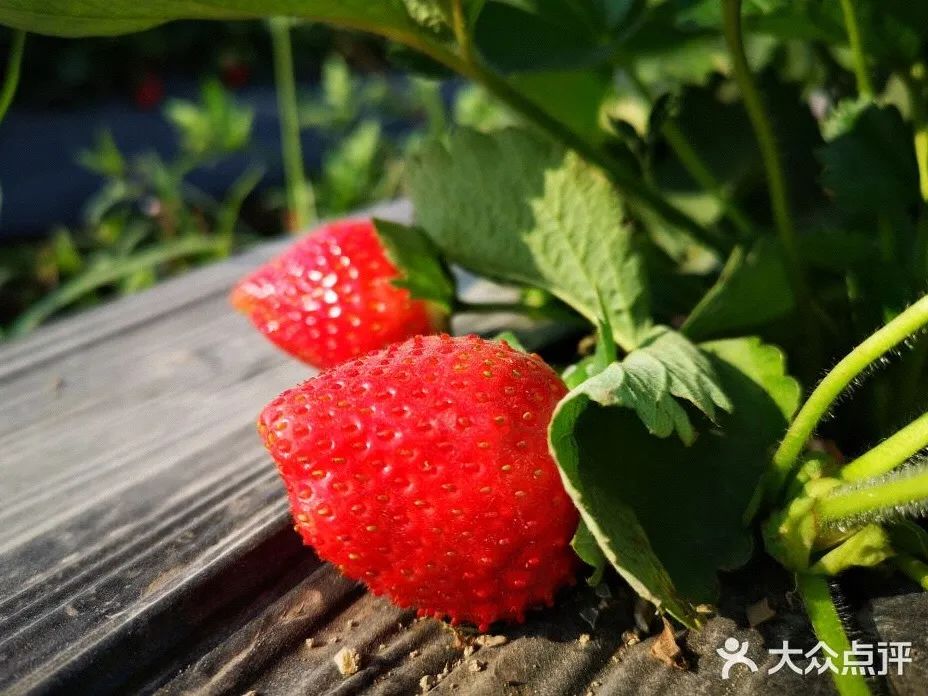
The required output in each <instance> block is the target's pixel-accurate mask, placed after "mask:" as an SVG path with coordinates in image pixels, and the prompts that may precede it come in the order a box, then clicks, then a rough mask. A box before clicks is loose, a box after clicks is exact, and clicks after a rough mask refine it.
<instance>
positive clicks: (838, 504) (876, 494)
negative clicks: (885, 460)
mask: <svg viewBox="0 0 928 696" xmlns="http://www.w3.org/2000/svg"><path fill="white" fill-rule="evenodd" d="M926 500H928V468H923V469H921V470H919V471H917V472H916V473H914V474H912V475H898V476H893V477H892V478H890V479H888V480H887V481H884V482H882V483H878V484H876V485H870V486H868V485H866V483H864V484H863V485H861V486H859V487H858V486H842V487H839V488H835V489H833V490H832V491H831V492H829V493H828V494H827V495H825V496H824V497H823V498H821V500H819V501H818V504H817V505H816V508H815V515H816V519H817V520H818V521H819V522H820V523H825V524H837V525H840V524H841V523H843V522H845V521H849V522H853V521H854V520H857V519H859V518H860V517H861V516H864V515H871V514H878V513H880V512H882V511H886V510H900V509H905V508H907V507H909V506H912V505H917V504H920V503H924V501H926Z"/></svg>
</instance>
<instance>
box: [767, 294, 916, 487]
mask: <svg viewBox="0 0 928 696" xmlns="http://www.w3.org/2000/svg"><path fill="white" fill-rule="evenodd" d="M926 324H928V296H925V297H923V298H922V299H920V300H919V301H918V302H916V303H915V304H913V305H911V306H909V307H908V308H907V309H906V310H905V311H903V312H902V313H901V314H899V315H898V316H897V317H896V318H895V319H893V320H892V321H890V322H889V323H888V324H886V325H884V326H883V327H882V328H880V329H879V330H877V331H876V332H875V333H873V334H872V335H870V336H869V337H868V338H867V339H865V340H864V341H863V342H862V343H861V344H860V345H858V346H857V347H856V348H854V350H852V351H851V352H850V353H848V355H847V356H845V357H844V358H843V359H842V360H841V361H840V362H839V363H838V364H837V365H835V366H834V368H832V370H831V371H830V372H829V373H828V374H827V375H826V376H825V378H824V379H823V380H822V381H821V382H819V385H818V386H817V387H816V388H815V389H814V390H813V392H812V394H811V395H809V398H808V399H806V402H805V403H804V404H803V406H802V408H801V409H800V410H799V413H798V414H797V415H796V417H795V418H794V419H793V422H792V423H791V424H790V426H789V429H788V430H787V431H786V435H785V436H784V437H783V440H782V441H781V442H780V446H779V447H778V448H777V451H776V452H775V453H774V455H773V462H772V469H771V474H770V476H771V479H770V481H769V485H770V487H769V488H768V489H767V494H768V496H775V495H778V494H779V492H780V490H781V489H782V487H783V485H784V484H785V483H786V481H787V479H788V478H789V475H790V474H791V473H792V472H793V470H794V469H795V466H796V462H797V461H798V459H799V455H800V454H801V453H802V450H803V448H804V447H805V445H806V443H807V442H808V441H809V438H810V437H812V433H813V432H814V431H815V428H816V427H817V426H818V423H819V421H820V420H821V419H822V417H823V416H824V415H825V413H827V411H828V409H829V408H831V405H832V404H833V403H834V401H835V399H837V398H838V396H840V394H841V393H842V392H843V391H844V390H845V389H846V388H847V386H848V385H849V384H850V383H851V382H852V381H853V380H854V379H855V378H857V376H858V375H859V374H860V373H861V372H863V371H864V370H865V369H867V367H868V366H869V365H870V364H871V363H872V362H873V361H874V360H877V359H878V358H880V357H881V356H883V355H884V354H885V353H887V352H888V351H890V350H891V349H893V348H894V347H895V346H897V345H898V344H900V343H902V342H903V341H905V340H906V339H907V338H909V337H910V336H912V335H914V334H915V333H917V332H918V331H920V330H921V329H922V328H924V327H925V325H926ZM768 500H769V498H768Z"/></svg>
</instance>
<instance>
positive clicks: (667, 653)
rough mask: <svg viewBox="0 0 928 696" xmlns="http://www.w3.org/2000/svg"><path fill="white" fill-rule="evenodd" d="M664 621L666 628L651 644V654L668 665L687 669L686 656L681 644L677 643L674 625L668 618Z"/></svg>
mask: <svg viewBox="0 0 928 696" xmlns="http://www.w3.org/2000/svg"><path fill="white" fill-rule="evenodd" d="M663 621H664V630H663V631H661V632H660V634H659V635H658V636H657V638H655V640H654V643H653V644H652V645H651V654H652V655H653V656H654V657H656V658H657V659H658V660H660V661H661V662H663V663H664V664H665V665H667V666H668V667H674V668H675V669H686V668H687V664H686V658H685V657H684V656H683V651H682V650H681V649H680V646H679V645H677V639H676V636H675V635H674V630H673V625H672V624H671V623H670V621H668V620H667V619H664V620H663Z"/></svg>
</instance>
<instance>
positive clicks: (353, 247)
mask: <svg viewBox="0 0 928 696" xmlns="http://www.w3.org/2000/svg"><path fill="white" fill-rule="evenodd" d="M396 277H397V270H396V267H395V266H394V265H393V264H392V263H391V262H390V260H389V259H388V258H387V256H386V254H385V253H384V250H383V247H382V246H381V244H380V240H379V239H378V237H377V232H376V230H375V229H374V225H373V223H372V222H371V221H370V220H343V221H340V222H334V223H330V224H328V225H325V226H323V227H320V228H319V229H317V230H316V231H314V232H313V233H311V234H309V235H308V236H306V237H303V238H302V239H300V240H299V241H298V242H297V243H296V244H294V245H293V246H291V247H290V248H288V249H287V250H286V251H284V252H283V253H282V254H281V255H280V256H278V257H277V258H275V259H273V260H272V261H270V262H268V263H267V264H265V265H264V266H262V267H261V268H259V269H258V270H256V271H254V272H253V273H251V274H250V275H248V276H246V277H245V278H243V279H242V280H241V281H240V282H239V283H238V285H237V286H236V287H235V289H234V290H233V291H232V295H231V302H232V304H233V305H234V306H235V308H236V309H238V310H239V311H241V312H242V313H243V314H245V315H246V316H248V318H249V319H251V321H252V323H253V324H254V325H255V326H256V327H257V328H258V330H259V331H260V332H261V333H263V334H264V335H265V336H267V337H268V338H269V339H270V340H271V341H273V342H274V343H275V344H276V345H277V346H278V347H280V348H282V349H283V350H285V351H287V352H288V353H290V354H291V355H294V356H296V357H297V358H299V359H300V360H303V361H304V362H307V363H309V364H310V365H315V366H316V367H331V366H333V365H337V364H338V363H340V362H343V361H344V360H347V359H349V358H353V357H354V356H356V355H361V354H362V353H366V352H368V351H370V350H374V349H375V348H381V347H383V346H385V345H387V344H389V343H393V342H394V341H401V340H403V339H405V338H409V337H410V336H414V335H416V334H422V333H430V332H431V330H432V324H431V320H430V316H429V312H428V308H427V306H426V304H425V303H424V302H420V301H418V300H413V299H412V298H411V297H410V295H409V291H407V290H405V289H403V288H398V287H396V286H395V285H393V283H392V281H393V280H394V279H395V278H396Z"/></svg>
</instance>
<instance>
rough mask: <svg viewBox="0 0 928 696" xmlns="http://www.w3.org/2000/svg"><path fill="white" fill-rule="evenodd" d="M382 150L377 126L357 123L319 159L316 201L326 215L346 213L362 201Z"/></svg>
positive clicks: (377, 124) (372, 120)
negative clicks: (321, 204) (318, 201)
mask: <svg viewBox="0 0 928 696" xmlns="http://www.w3.org/2000/svg"><path fill="white" fill-rule="evenodd" d="M382 147H383V134H382V132H381V128H380V123H379V122H377V121H375V120H374V119H365V120H363V121H361V122H360V123H359V124H358V125H357V126H356V127H355V128H354V129H353V130H352V131H351V132H349V133H347V134H345V135H344V137H342V138H341V139H340V140H339V141H338V144H337V145H336V147H335V148H333V149H332V150H331V151H330V152H328V153H326V155H325V157H324V158H323V165H322V180H321V181H320V182H319V197H320V198H321V199H322V201H323V202H324V204H325V208H326V210H328V211H329V212H330V213H347V212H348V211H350V210H354V209H355V208H357V207H358V206H359V205H361V204H362V203H364V202H366V201H365V196H366V195H367V192H368V191H370V189H371V187H372V185H373V180H374V174H375V172H376V171H377V166H376V165H377V161H378V156H379V155H380V153H381V151H382Z"/></svg>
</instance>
